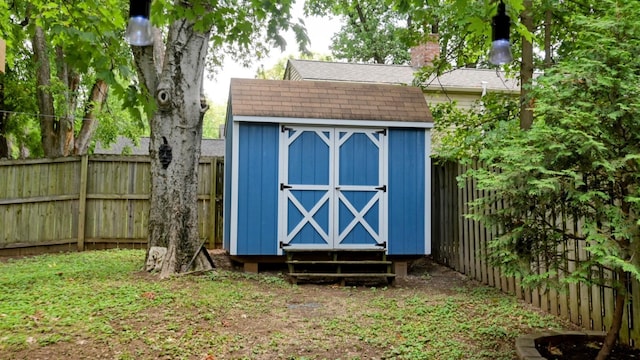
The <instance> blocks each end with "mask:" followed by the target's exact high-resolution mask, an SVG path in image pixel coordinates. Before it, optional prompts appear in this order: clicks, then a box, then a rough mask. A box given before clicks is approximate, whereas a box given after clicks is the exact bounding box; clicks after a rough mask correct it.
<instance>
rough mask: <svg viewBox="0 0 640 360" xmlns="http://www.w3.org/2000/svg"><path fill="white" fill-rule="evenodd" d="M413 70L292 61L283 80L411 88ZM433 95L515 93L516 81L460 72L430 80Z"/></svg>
mask: <svg viewBox="0 0 640 360" xmlns="http://www.w3.org/2000/svg"><path fill="white" fill-rule="evenodd" d="M414 73H415V69H414V68H412V67H411V66H409V65H383V64H358V63H346V62H326V61H315V60H294V59H291V60H289V62H288V63H287V69H286V70H285V80H320V81H346V82H363V83H378V84H395V85H398V84H404V85H411V84H412V83H413V81H414ZM424 85H426V89H427V90H429V89H433V90H434V91H437V90H440V89H446V90H447V91H473V92H482V91H483V88H486V89H487V90H493V91H519V90H520V87H519V83H518V81H517V80H516V79H513V78H508V77H507V76H506V74H505V73H504V72H503V71H497V70H491V69H471V68H461V69H455V70H451V71H449V72H446V73H444V74H442V75H440V76H438V77H436V76H432V77H431V78H430V79H428V80H427V81H426V82H425V84H424Z"/></svg>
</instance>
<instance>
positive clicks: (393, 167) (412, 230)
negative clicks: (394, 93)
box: [388, 129, 426, 255]
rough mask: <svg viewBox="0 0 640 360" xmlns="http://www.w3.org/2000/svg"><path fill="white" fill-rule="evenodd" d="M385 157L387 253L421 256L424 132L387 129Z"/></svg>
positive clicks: (422, 245)
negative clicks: (387, 187)
mask: <svg viewBox="0 0 640 360" xmlns="http://www.w3.org/2000/svg"><path fill="white" fill-rule="evenodd" d="M388 154H389V164H388V170H389V173H388V174H389V189H388V191H389V194H388V210H389V212H388V214H389V215H388V216H389V223H388V235H389V243H388V249H389V254H390V255H420V254H424V253H425V246H424V245H425V236H426V234H425V221H426V219H425V216H426V213H425V211H426V208H425V131H424V129H389V152H388Z"/></svg>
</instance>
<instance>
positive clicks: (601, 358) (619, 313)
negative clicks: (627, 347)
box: [595, 270, 629, 360]
mask: <svg viewBox="0 0 640 360" xmlns="http://www.w3.org/2000/svg"><path fill="white" fill-rule="evenodd" d="M617 275H618V280H619V281H620V282H621V283H622V285H620V287H619V288H618V289H617V291H616V301H615V309H614V310H613V319H612V321H611V326H610V327H609V330H608V331H607V335H606V336H605V338H604V344H603V345H602V348H600V351H599V352H598V355H597V356H596V359H595V360H606V359H607V358H608V357H609V354H611V350H612V349H613V347H614V346H615V345H616V342H617V341H618V335H619V334H620V329H621V328H622V317H623V315H624V306H625V304H626V301H627V289H628V286H629V283H628V277H627V275H628V274H627V273H625V272H624V271H623V270H619V271H618V272H617Z"/></svg>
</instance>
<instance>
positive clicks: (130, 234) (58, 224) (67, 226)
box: [0, 155, 224, 256]
mask: <svg viewBox="0 0 640 360" xmlns="http://www.w3.org/2000/svg"><path fill="white" fill-rule="evenodd" d="M223 168H224V166H223V159H222V158H218V157H202V158H201V159H200V165H199V168H198V229H199V232H200V237H201V238H202V239H203V241H206V242H207V244H208V245H207V246H208V247H209V248H217V247H221V246H222V191H223V189H222V187H223V179H224V176H223ZM149 177H150V161H149V157H148V156H114V155H92V156H83V157H70V158H60V159H55V160H51V159H41V160H9V161H7V160H3V161H0V256H16V255H30V254H39V253H42V252H52V251H54V252H55V251H69V250H71V251H75V250H84V249H105V248H112V247H128V248H141V247H146V244H147V221H148V213H149V195H150V188H151V181H150V178H149Z"/></svg>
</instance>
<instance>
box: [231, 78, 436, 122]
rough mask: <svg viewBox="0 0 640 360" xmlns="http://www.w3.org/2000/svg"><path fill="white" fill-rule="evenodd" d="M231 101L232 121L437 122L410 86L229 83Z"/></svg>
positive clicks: (329, 83) (295, 82)
mask: <svg viewBox="0 0 640 360" xmlns="http://www.w3.org/2000/svg"><path fill="white" fill-rule="evenodd" d="M230 101H231V107H232V114H233V115H234V116H237V115H244V116H262V117H286V118H307V119H309V118H312V119H338V120H379V121H406V122H433V118H432V116H431V111H429V107H428V106H427V103H426V101H425V99H424V96H423V95H422V91H420V89H419V88H416V87H410V86H397V85H382V84H363V83H347V82H328V81H288V80H258V79H231V97H230Z"/></svg>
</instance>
